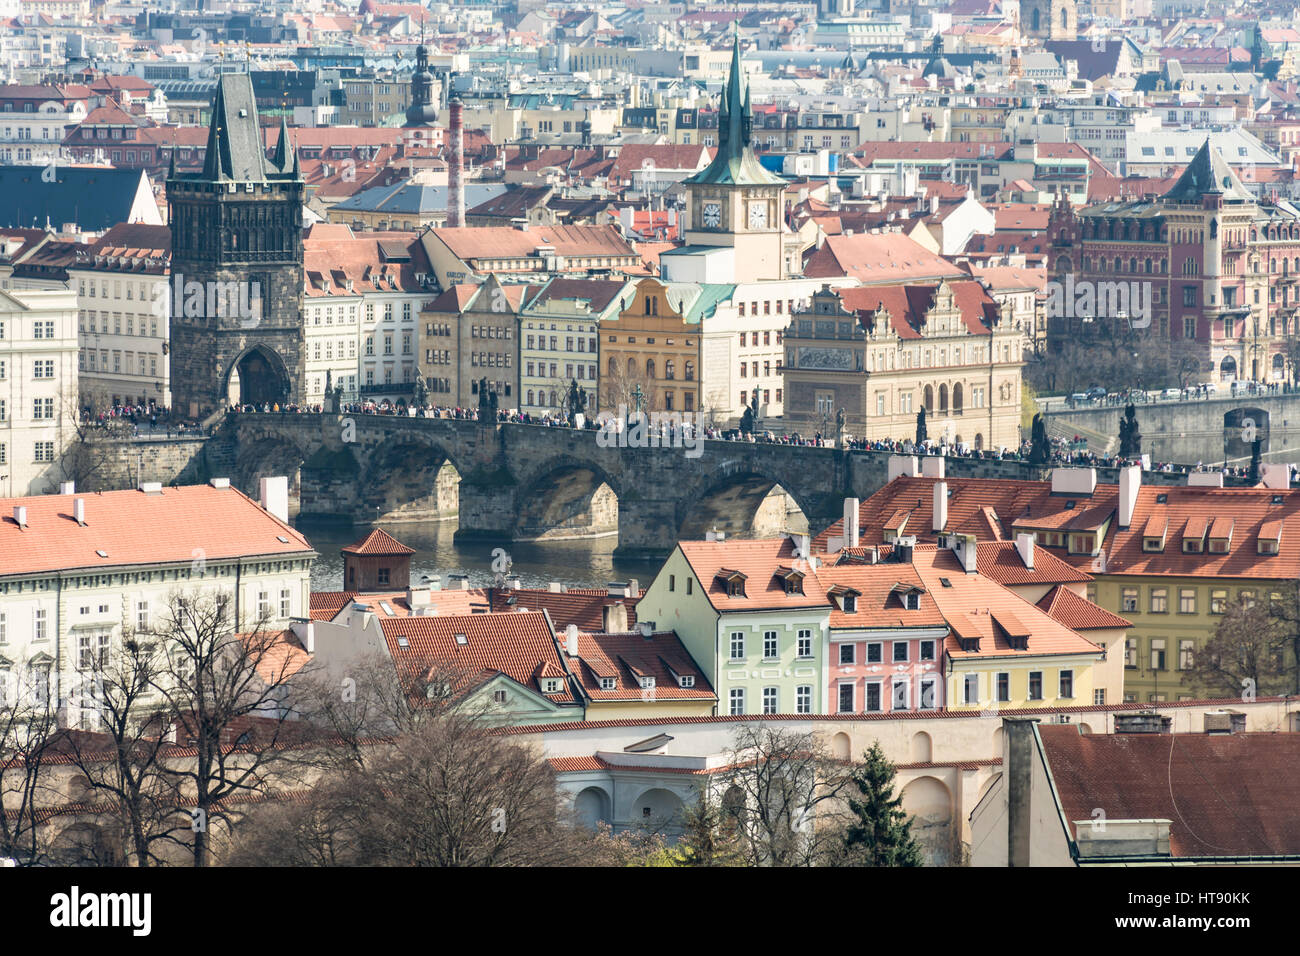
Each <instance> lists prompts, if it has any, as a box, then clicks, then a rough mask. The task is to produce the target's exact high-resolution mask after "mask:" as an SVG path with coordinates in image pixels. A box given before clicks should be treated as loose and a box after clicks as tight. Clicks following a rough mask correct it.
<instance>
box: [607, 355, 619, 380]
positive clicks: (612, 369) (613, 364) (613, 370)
mask: <svg viewBox="0 0 1300 956" xmlns="http://www.w3.org/2000/svg"><path fill="white" fill-rule="evenodd" d="M609 374H610V375H617V374H618V359H616V358H614V356H612V355H611V356H610V357H609Z"/></svg>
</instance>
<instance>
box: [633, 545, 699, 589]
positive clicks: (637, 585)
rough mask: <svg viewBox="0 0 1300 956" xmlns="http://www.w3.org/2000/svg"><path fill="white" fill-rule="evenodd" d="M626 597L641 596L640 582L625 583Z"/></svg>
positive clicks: (634, 580) (635, 580) (634, 579)
mask: <svg viewBox="0 0 1300 956" xmlns="http://www.w3.org/2000/svg"><path fill="white" fill-rule="evenodd" d="M718 540H719V541H721V540H722V539H721V538H719V539H718ZM627 596H628V597H640V596H641V582H640V581H638V580H637V579H636V578H631V579H630V580H629V581H628V582H627Z"/></svg>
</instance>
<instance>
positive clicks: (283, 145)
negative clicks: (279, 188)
mask: <svg viewBox="0 0 1300 956" xmlns="http://www.w3.org/2000/svg"><path fill="white" fill-rule="evenodd" d="M292 150H293V147H292V146H290V145H289V119H288V117H286V116H284V115H281V116H280V139H279V142H277V143H276V144H275V155H274V156H272V157H271V162H272V163H274V164H275V168H276V171H277V172H281V173H287V172H289V169H290V165H289V164H290V160H291V159H292V158H294V157H290V155H289V153H290V152H291V151H292Z"/></svg>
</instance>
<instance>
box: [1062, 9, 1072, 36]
mask: <svg viewBox="0 0 1300 956" xmlns="http://www.w3.org/2000/svg"><path fill="white" fill-rule="evenodd" d="M1061 29H1062V30H1068V29H1070V8H1069V7H1064V6H1063V7H1061Z"/></svg>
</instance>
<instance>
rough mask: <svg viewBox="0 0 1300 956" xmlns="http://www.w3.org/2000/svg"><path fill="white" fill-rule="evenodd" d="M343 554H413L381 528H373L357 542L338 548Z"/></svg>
mask: <svg viewBox="0 0 1300 956" xmlns="http://www.w3.org/2000/svg"><path fill="white" fill-rule="evenodd" d="M339 550H340V551H342V552H343V553H344V554H415V549H414V548H408V547H407V546H406V545H404V544H402V542H400V541H398V540H397V539H396V538H394V537H393V536H392V535H391V534H389V533H388V532H387V531H385V530H384V529H383V528H375V529H373V530H372V531H370V533H369V534H367V535H366V536H365V537H364V538H362V539H360V540H359V541H353V542H352V543H351V544H349V545H347V546H345V547H343V548H340V549H339Z"/></svg>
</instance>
